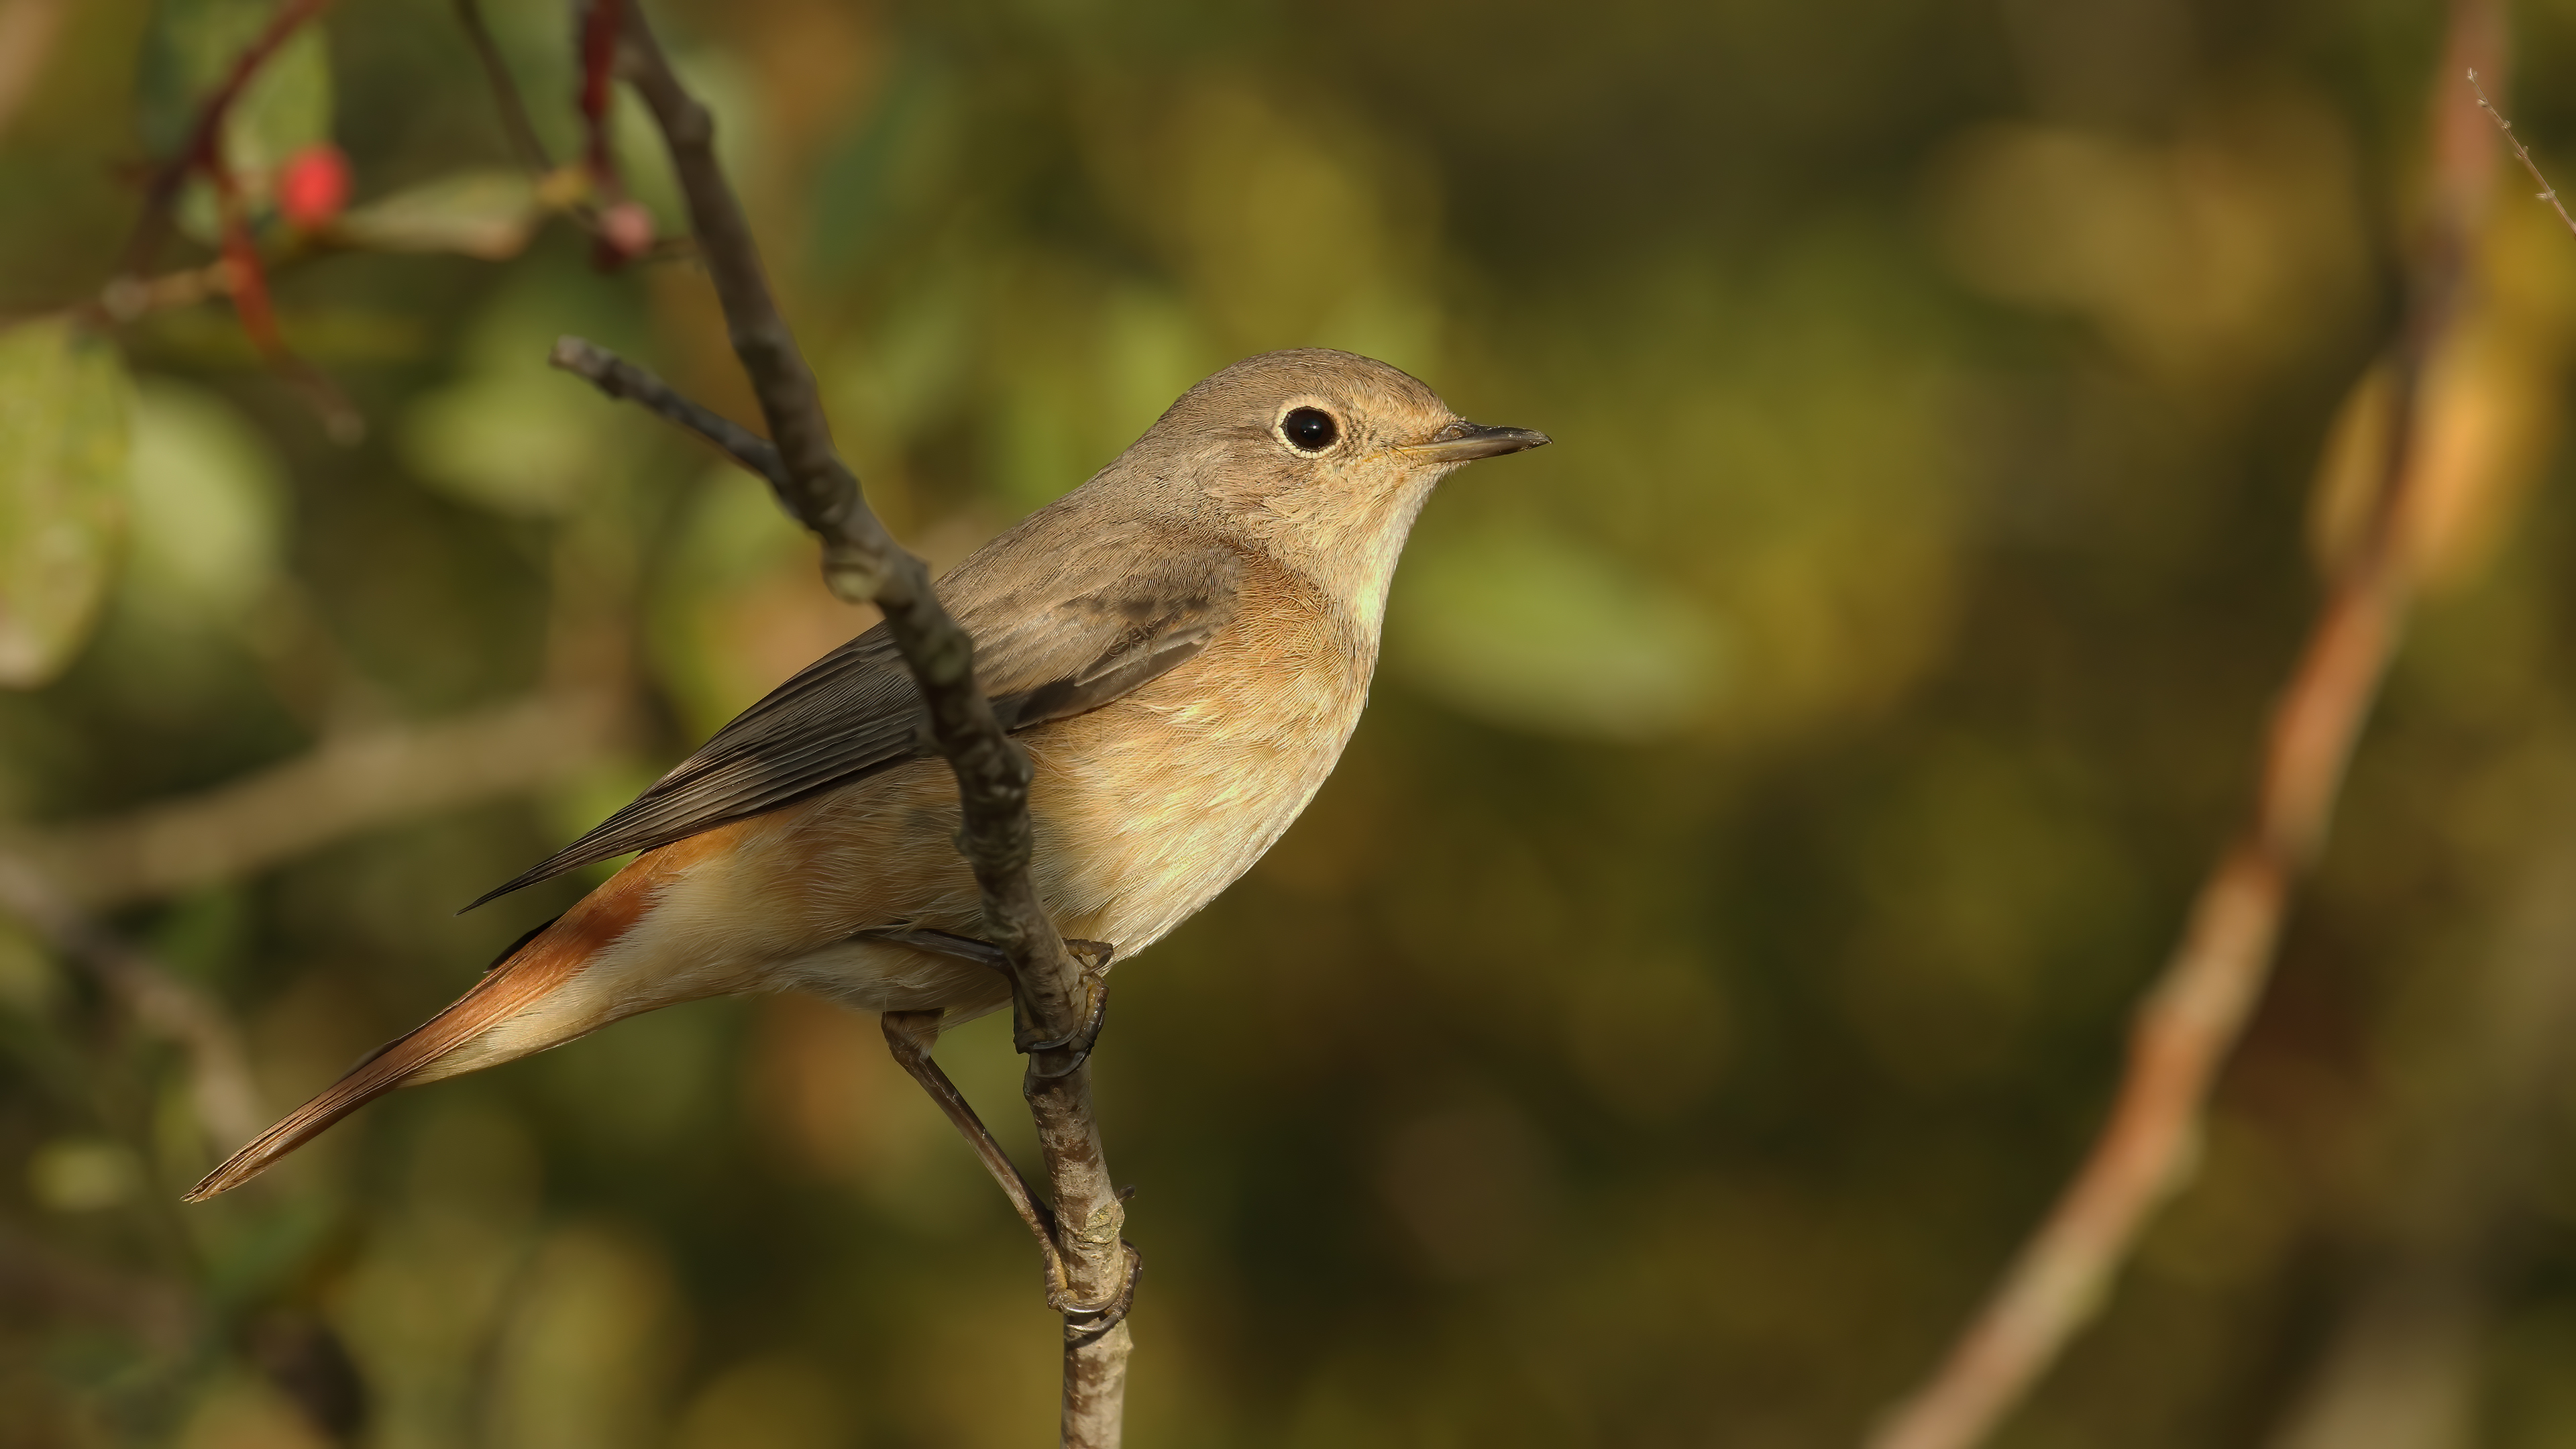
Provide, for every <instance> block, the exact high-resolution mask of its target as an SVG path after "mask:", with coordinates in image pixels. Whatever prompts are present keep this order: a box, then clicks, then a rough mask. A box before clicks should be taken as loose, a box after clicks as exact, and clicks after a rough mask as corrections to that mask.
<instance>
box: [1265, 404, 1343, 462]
mask: <svg viewBox="0 0 2576 1449" xmlns="http://www.w3.org/2000/svg"><path fill="white" fill-rule="evenodd" d="M1279 431H1280V433H1281V435H1282V436H1284V437H1286V438H1287V439H1288V446H1289V447H1292V448H1294V449H1296V450H1297V451H1298V452H1300V453H1320V452H1322V451H1324V450H1325V449H1326V448H1329V447H1331V446H1333V440H1334V439H1335V438H1338V437H1340V436H1341V435H1342V425H1341V424H1339V423H1337V422H1334V421H1333V415H1332V414H1331V413H1328V412H1326V411H1324V410H1323V409H1322V408H1290V409H1289V410H1288V416H1286V417H1284V418H1281V419H1280V420H1279Z"/></svg>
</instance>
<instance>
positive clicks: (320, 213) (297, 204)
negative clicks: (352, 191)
mask: <svg viewBox="0 0 2576 1449" xmlns="http://www.w3.org/2000/svg"><path fill="white" fill-rule="evenodd" d="M348 204H349V158H348V157H347V156H345V155H343V154H341V151H340V148H339V147H337V146H334V145H332V144H331V143H330V142H328V141H323V142H320V143H318V144H315V145H311V146H307V147H305V148H304V149H303V150H301V151H298V152H296V153H295V154H294V155H292V156H290V157H288V158H287V160H286V164H285V165H284V166H282V167H279V168H278V172H277V210H278V214H279V215H281V216H283V217H285V218H286V224H287V225H288V226H291V227H294V228H295V229H296V230H298V231H311V230H313V229H314V228H316V227H319V226H323V225H327V224H328V223H329V222H330V220H331V218H333V217H335V216H338V215H339V214H340V208H342V207H344V206H347V205H348Z"/></svg>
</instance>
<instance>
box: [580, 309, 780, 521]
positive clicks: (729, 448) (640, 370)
mask: <svg viewBox="0 0 2576 1449" xmlns="http://www.w3.org/2000/svg"><path fill="white" fill-rule="evenodd" d="M546 361H547V363H548V364H549V365H551V366H554V367H558V368H561V369H563V370H564V371H565V372H569V373H571V374H572V375H573V376H575V377H578V378H580V379H582V380H583V381H585V382H587V383H589V384H590V385H591V386H593V387H595V388H598V389H599V390H600V391H601V392H604V393H606V394H608V395H609V396H610V397H613V398H620V399H623V400H624V401H627V402H631V403H634V404H636V405H637V406H639V407H641V408H643V409H644V410H645V411H647V412H650V413H653V414H655V415H656V416H659V417H662V418H666V419H668V420H670V421H671V422H674V423H677V424H679V425H680V426H681V427H684V428H686V429H688V430H689V431H690V432H693V433H695V434H697V435H698V436H699V437H701V438H704V439H706V440H707V441H708V442H710V443H713V444H714V445H716V447H718V448H719V449H722V450H723V451H724V453H725V454H726V455H727V456H729V457H731V458H732V459H733V460H734V461H735V462H737V463H740V464H741V465H742V466H744V467H745V468H748V469H750V470H751V471H752V472H754V473H757V474H759V475H760V476H761V477H763V478H766V479H768V480H769V486H770V487H772V488H774V489H776V490H777V491H778V500H779V502H781V503H784V504H786V505H787V507H788V511H789V512H791V513H792V512H794V511H795V504H794V502H793V501H792V500H791V497H790V490H792V489H793V488H794V487H795V486H796V480H795V479H794V478H793V477H792V476H790V475H789V473H788V471H787V464H786V463H785V461H784V460H782V459H781V458H780V457H779V456H778V450H777V449H776V448H774V447H772V446H770V443H769V440H768V439H767V438H764V437H762V436H760V435H759V434H758V433H755V432H753V431H752V430H751V429H749V428H746V427H744V426H743V425H742V424H740V423H737V422H735V421H734V420H733V419H731V418H729V417H726V416H725V415H724V414H722V413H720V412H717V411H716V410H715V409H713V408H711V407H708V406H707V405H706V404H704V403H702V402H699V401H697V400H696V399H695V398H691V397H687V396H684V395H683V394H682V393H681V392H680V390H679V389H678V388H675V387H673V386H671V385H670V384H669V383H667V382H664V381H663V380H662V379H661V378H660V377H658V376H656V375H655V374H654V372H653V370H652V369H651V368H648V367H642V366H639V365H637V364H635V363H632V362H629V361H627V360H626V359H625V358H623V357H620V356H618V355H617V354H616V353H614V352H611V351H609V350H608V349H607V348H605V347H602V346H600V345H599V344H598V343H596V342H591V341H587V340H585V339H583V338H579V337H560V338H557V339H555V350H554V351H553V352H552V353H550V354H548V355H547V357H546Z"/></svg>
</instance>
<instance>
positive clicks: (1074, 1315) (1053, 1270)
mask: <svg viewBox="0 0 2576 1449" xmlns="http://www.w3.org/2000/svg"><path fill="white" fill-rule="evenodd" d="M1118 1246H1119V1248H1120V1250H1121V1251H1123V1252H1124V1253H1125V1254H1126V1255H1127V1273H1126V1277H1125V1281H1123V1282H1121V1283H1120V1284H1119V1285H1118V1296H1117V1297H1115V1298H1112V1299H1110V1300H1109V1301H1108V1302H1106V1303H1100V1304H1089V1303H1076V1302H1075V1301H1074V1300H1073V1295H1072V1293H1071V1292H1070V1291H1068V1290H1067V1289H1066V1288H1065V1286H1064V1273H1063V1270H1062V1269H1061V1268H1060V1267H1059V1266H1058V1265H1057V1264H1056V1263H1054V1262H1049V1263H1048V1265H1047V1307H1049V1308H1052V1309H1054V1310H1055V1311H1056V1312H1058V1313H1061V1314H1063V1315H1064V1337H1065V1343H1066V1345H1067V1346H1068V1347H1072V1348H1083V1347H1087V1346H1088V1345H1090V1344H1091V1343H1093V1342H1095V1341H1097V1340H1098V1339H1099V1337H1100V1336H1101V1335H1102V1334H1104V1333H1107V1332H1108V1331H1109V1330H1111V1329H1113V1328H1116V1327H1117V1326H1118V1325H1119V1324H1120V1323H1122V1322H1124V1321H1125V1320H1126V1317H1127V1310H1128V1309H1130V1308H1133V1307H1135V1306H1136V1280H1137V1279H1139V1278H1141V1277H1143V1276H1144V1275H1145V1255H1144V1254H1142V1253H1139V1252H1137V1251H1136V1245H1135V1244H1134V1243H1131V1242H1129V1241H1127V1240H1126V1239H1125V1238H1120V1239H1119V1240H1118Z"/></svg>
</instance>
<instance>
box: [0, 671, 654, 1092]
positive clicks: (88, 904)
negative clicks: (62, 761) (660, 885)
mask: <svg viewBox="0 0 2576 1449" xmlns="http://www.w3.org/2000/svg"><path fill="white" fill-rule="evenodd" d="M625 723H626V703H625V700H624V698H623V696H622V694H620V693H619V692H617V691H614V690H605V689H603V690H598V691H581V692H550V693H540V694H536V695H532V696H529V697H527V698H524V699H518V700H513V701H511V702H509V703H507V704H502V705H497V706H494V707H492V708H490V709H485V710H479V711H476V712H475V713H472V714H466V715H460V716H458V717H456V718H454V719H448V720H441V721H438V722H435V723H432V724H422V725H397V726H393V727H390V728H386V729H377V730H368V731H364V732H353V733H351V734H349V735H346V736H344V737H341V738H338V739H331V740H327V741H326V742H325V743H323V744H322V745H321V746H320V747H319V748H317V749H315V750H314V751H312V752H311V753H310V754H306V755H302V756H299V757H297V758H295V759H292V760H289V761H287V762H285V763H284V764H281V765H277V766H273V767H271V768H269V769H266V770H262V771H260V772H259V773H257V774H254V775H251V776H249V777H248V778H245V779H241V780H235V781H232V782H231V783H228V784H225V785H220V786H217V787H216V788H214V789H212V790H208V791H205V792H203V793H202V794H198V795H192V796H188V797H186V798H183V799H178V800H172V801H167V802H164V803H162V804H158V805H153V806H150V807H147V808H145V809H142V810H138V811H136V812H134V813H133V814H130V815H125V816H120V817H115V818H111V819H105V820H95V821H88V822H84V823H81V824H77V825H71V826H64V827H58V828H56V829H53V830H49V831H45V832H42V833H36V834H29V835H24V836H20V837H17V838H14V839H10V840H6V841H0V863H5V862H7V861H8V860H9V859H10V858H11V857H12V856H14V857H17V858H18V859H20V860H22V861H24V862H26V863H28V864H30V865H31V866H32V867H33V868H35V869H37V870H39V871H41V872H42V874H43V875H44V876H45V877H46V878H47V879H48V880H50V881H52V882H55V883H57V884H56V887H55V888H56V889H57V890H58V891H59V892H60V894H61V896H62V897H63V899H64V900H65V901H66V902H67V903H69V904H70V905H72V906H73V907H74V908H76V909H81V910H100V909H104V908H107V907H110V906H118V905H124V904H127V903H129V902H132V901H139V900H149V899H153V898H155V897H160V896H167V895H172V894H176V893H177V892H180V891H185V890H190V889H193V888H195V887H197V886H202V885H210V884H213V883H215V882H218V881H227V880H239V879H241V878H243V877H245V876H248V875H251V874H254V873H256V872H257V871H259V870H260V869H262V868H263V867H266V866H268V865H272V864H274V863H276V862H278V861H281V860H286V859H289V858H292V857H294V856H297V855H301V854H303V853H304V852H305V851H308V850H311V849H313V848H314V847H315V846H318V845H321V844H323V843H325V842H327V841H331V840H335V839H338V838H339V837H341V836H343V835H348V834H352V833H355V832H357V831H360V830H365V829H368V828H370V827H373V826H379V825H389V824H393V823H395V822H398V821H402V820H407V819H410V818H412V817H414V816H418V815H422V814H426V813H428V812H431V811H434V810H445V809H452V808H455V807H457V806H460V805H468V804H472V803H475V802H477V801H481V800H491V799H498V798H500V797H503V796H508V795H515V794H519V793H522V792H525V791H528V790H531V789H535V788H538V787H540V786H544V785H548V784H552V783H553V782H555V781H557V780H560V779H562V778H564V777H565V776H567V775H569V774H571V773H572V772H574V771H576V770H579V769H582V768H584V767H586V766H588V765H590V764H592V763H593V762H595V761H596V760H597V759H598V758H599V756H600V753H601V751H603V750H604V749H606V748H607V747H609V746H610V745H612V744H614V743H615V742H616V741H617V739H618V738H619V737H620V735H621V734H622V733H623V732H624V729H625ZM265 1125H266V1124H265V1123H258V1122H255V1123H253V1124H251V1134H248V1135H255V1134H256V1133H257V1131H258V1130H259V1128H260V1127H262V1126H265Z"/></svg>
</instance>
